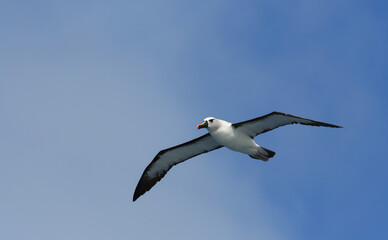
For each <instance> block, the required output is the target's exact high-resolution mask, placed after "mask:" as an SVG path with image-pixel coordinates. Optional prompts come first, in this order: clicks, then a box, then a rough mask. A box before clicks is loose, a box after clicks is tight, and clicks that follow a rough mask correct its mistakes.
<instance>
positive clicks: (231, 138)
mask: <svg viewBox="0 0 388 240" xmlns="http://www.w3.org/2000/svg"><path fill="white" fill-rule="evenodd" d="M210 135H212V137H213V138H214V140H215V141H216V142H218V143H219V144H221V145H223V146H225V147H227V148H229V149H231V150H234V151H238V152H243V153H250V152H252V149H255V148H256V147H257V145H256V143H255V142H254V141H253V140H252V138H251V137H249V136H248V135H246V134H244V133H243V132H241V131H238V130H237V129H236V128H234V127H233V126H232V125H229V126H225V127H221V128H219V129H217V130H216V131H211V132H210Z"/></svg>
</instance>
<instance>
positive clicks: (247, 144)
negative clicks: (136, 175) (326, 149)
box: [133, 112, 340, 201]
mask: <svg viewBox="0 0 388 240" xmlns="http://www.w3.org/2000/svg"><path fill="white" fill-rule="evenodd" d="M288 124H302V125H311V126H323V127H332V128H340V126H336V125H333V124H329V123H324V122H318V121H314V120H311V119H307V118H301V117H297V116H293V115H290V114H286V113H281V112H272V113H270V114H267V115H264V116H262V117H258V118H254V119H251V120H248V121H244V122H239V123H230V122H227V121H224V120H221V119H217V118H214V117H208V118H205V119H204V122H203V123H202V124H199V125H198V126H197V128H198V129H200V128H206V129H207V130H208V131H209V133H207V134H205V135H203V136H201V137H198V138H195V139H193V140H191V141H188V142H186V143H182V144H179V145H177V146H174V147H170V148H167V149H164V150H162V151H160V152H159V153H158V154H157V155H156V156H155V158H154V159H153V160H152V162H151V163H150V164H149V165H148V166H147V168H146V169H145V170H144V172H143V174H142V176H141V178H140V180H139V183H138V184H137V186H136V189H135V193H134V195H133V201H135V200H136V199H137V198H139V197H140V196H141V195H143V194H144V193H145V192H147V191H148V190H150V189H151V188H152V187H153V186H154V185H155V184H156V183H157V182H158V181H160V180H161V179H162V178H163V177H164V176H165V175H166V173H167V172H168V171H169V170H170V169H171V168H172V167H173V166H175V165H176V164H179V163H181V162H184V161H186V160H187V159H190V158H192V157H195V156H198V155H200V154H202V153H206V152H210V151H213V150H216V149H218V148H222V147H227V148H229V149H231V150H233V151H237V152H241V153H245V154H248V155H249V156H250V157H251V158H255V159H260V160H263V161H267V160H268V159H270V158H272V157H273V156H274V155H275V152H273V151H271V150H269V149H266V148H263V147H261V146H259V145H257V144H256V143H255V142H254V141H253V138H254V137H256V136H257V135H259V134H262V133H265V132H268V131H271V130H273V129H275V128H278V127H280V126H285V125H288Z"/></svg>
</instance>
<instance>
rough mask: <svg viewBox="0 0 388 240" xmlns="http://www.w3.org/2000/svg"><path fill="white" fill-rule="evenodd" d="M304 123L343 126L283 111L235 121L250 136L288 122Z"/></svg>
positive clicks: (237, 126)
mask: <svg viewBox="0 0 388 240" xmlns="http://www.w3.org/2000/svg"><path fill="white" fill-rule="evenodd" d="M295 123H297V124H303V125H311V126H323V127H332V128H342V127H341V126H337V125H333V124H329V123H324V122H318V121H314V120H311V119H307V118H301V117H297V116H293V115H290V114H287V113H281V112H272V113H270V114H267V115H264V116H262V117H258V118H255V119H251V120H248V121H244V122H239V123H233V126H234V127H235V128H240V129H241V130H242V131H244V132H246V133H247V134H248V135H249V136H250V137H252V138H254V137H255V136H257V135H259V134H261V133H265V132H268V131H271V130H273V129H275V128H278V127H281V126H284V125H288V124H295Z"/></svg>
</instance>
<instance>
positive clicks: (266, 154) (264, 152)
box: [249, 147, 275, 161]
mask: <svg viewBox="0 0 388 240" xmlns="http://www.w3.org/2000/svg"><path fill="white" fill-rule="evenodd" d="M249 156H250V157H251V158H254V159H259V160H263V161H268V159H270V158H272V157H273V156H275V152H274V151H271V150H269V149H266V148H263V147H260V148H259V149H258V150H257V153H256V154H255V155H249Z"/></svg>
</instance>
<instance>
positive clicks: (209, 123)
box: [197, 117, 221, 131]
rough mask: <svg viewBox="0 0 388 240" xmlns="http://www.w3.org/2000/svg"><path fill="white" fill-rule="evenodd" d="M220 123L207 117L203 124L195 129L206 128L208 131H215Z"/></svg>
mask: <svg viewBox="0 0 388 240" xmlns="http://www.w3.org/2000/svg"><path fill="white" fill-rule="evenodd" d="M220 124H221V122H220V120H219V119H217V118H214V117H207V118H205V119H204V120H203V123H201V124H199V125H198V126H197V129H201V128H207V129H208V130H209V131H210V130H213V129H217V128H218V127H219V126H220Z"/></svg>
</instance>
